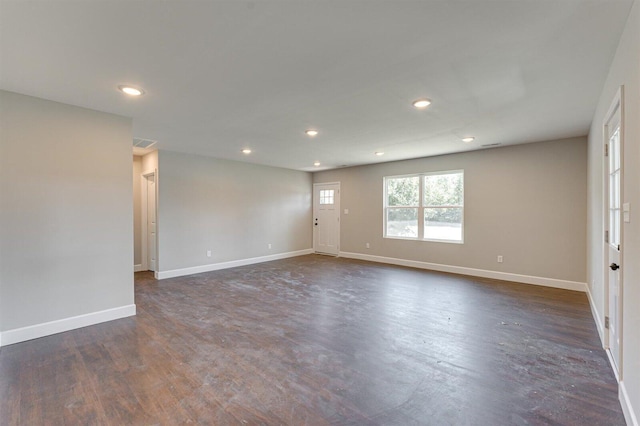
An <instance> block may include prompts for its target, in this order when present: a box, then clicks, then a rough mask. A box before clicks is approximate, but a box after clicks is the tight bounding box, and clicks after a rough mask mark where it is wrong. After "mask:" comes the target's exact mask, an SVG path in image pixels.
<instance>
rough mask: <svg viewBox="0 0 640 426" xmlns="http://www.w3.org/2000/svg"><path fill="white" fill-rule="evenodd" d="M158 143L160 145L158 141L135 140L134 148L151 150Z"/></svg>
mask: <svg viewBox="0 0 640 426" xmlns="http://www.w3.org/2000/svg"><path fill="white" fill-rule="evenodd" d="M156 143H158V141H154V140H151V139H142V138H133V147H134V148H142V149H146V148H151V147H152V146H153V145H155V144H156Z"/></svg>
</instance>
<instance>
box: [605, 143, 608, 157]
mask: <svg viewBox="0 0 640 426" xmlns="http://www.w3.org/2000/svg"><path fill="white" fill-rule="evenodd" d="M604 156H605V157H608V156H609V144H608V143H605V144H604Z"/></svg>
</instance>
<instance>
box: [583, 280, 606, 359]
mask: <svg viewBox="0 0 640 426" xmlns="http://www.w3.org/2000/svg"><path fill="white" fill-rule="evenodd" d="M587 299H589V306H590V307H591V316H592V317H593V320H594V321H595V322H596V328H597V329H598V335H599V336H600V343H602V347H603V348H604V323H603V322H602V320H601V318H600V314H599V313H598V309H597V308H596V305H595V303H594V301H593V297H591V290H590V289H589V286H587Z"/></svg>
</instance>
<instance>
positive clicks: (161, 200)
mask: <svg viewBox="0 0 640 426" xmlns="http://www.w3.org/2000/svg"><path fill="white" fill-rule="evenodd" d="M158 174H159V178H158V191H159V196H158V238H159V241H158V247H159V256H158V258H159V270H160V272H159V274H158V276H159V277H160V278H162V277H166V276H173V275H182V274H187V273H193V272H197V271H203V270H210V269H213V268H215V265H216V264H221V263H224V262H233V261H239V260H246V259H251V258H260V257H265V256H275V255H284V254H294V253H298V254H299V252H300V251H302V250H309V249H311V174H309V173H306V172H298V171H293V170H286V169H280V168H274V167H267V166H258V165H253V164H247V163H241V162H236V161H228V160H220V159H215V158H210V157H204V156H197V155H189V154H179V153H175V152H168V151H160V152H159V164H158ZM268 244H271V245H272V246H271V247H272V248H271V249H269V248H268ZM207 250H211V257H207V255H206V254H207ZM193 268H196V269H193ZM198 268H199V269H198ZM170 271H173V272H170Z"/></svg>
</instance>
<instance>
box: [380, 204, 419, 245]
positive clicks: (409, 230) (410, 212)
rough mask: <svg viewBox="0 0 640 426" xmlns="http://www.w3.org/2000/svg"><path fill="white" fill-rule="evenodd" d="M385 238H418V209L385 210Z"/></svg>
mask: <svg viewBox="0 0 640 426" xmlns="http://www.w3.org/2000/svg"><path fill="white" fill-rule="evenodd" d="M387 236H389V237H407V238H417V237H418V209H387Z"/></svg>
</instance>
